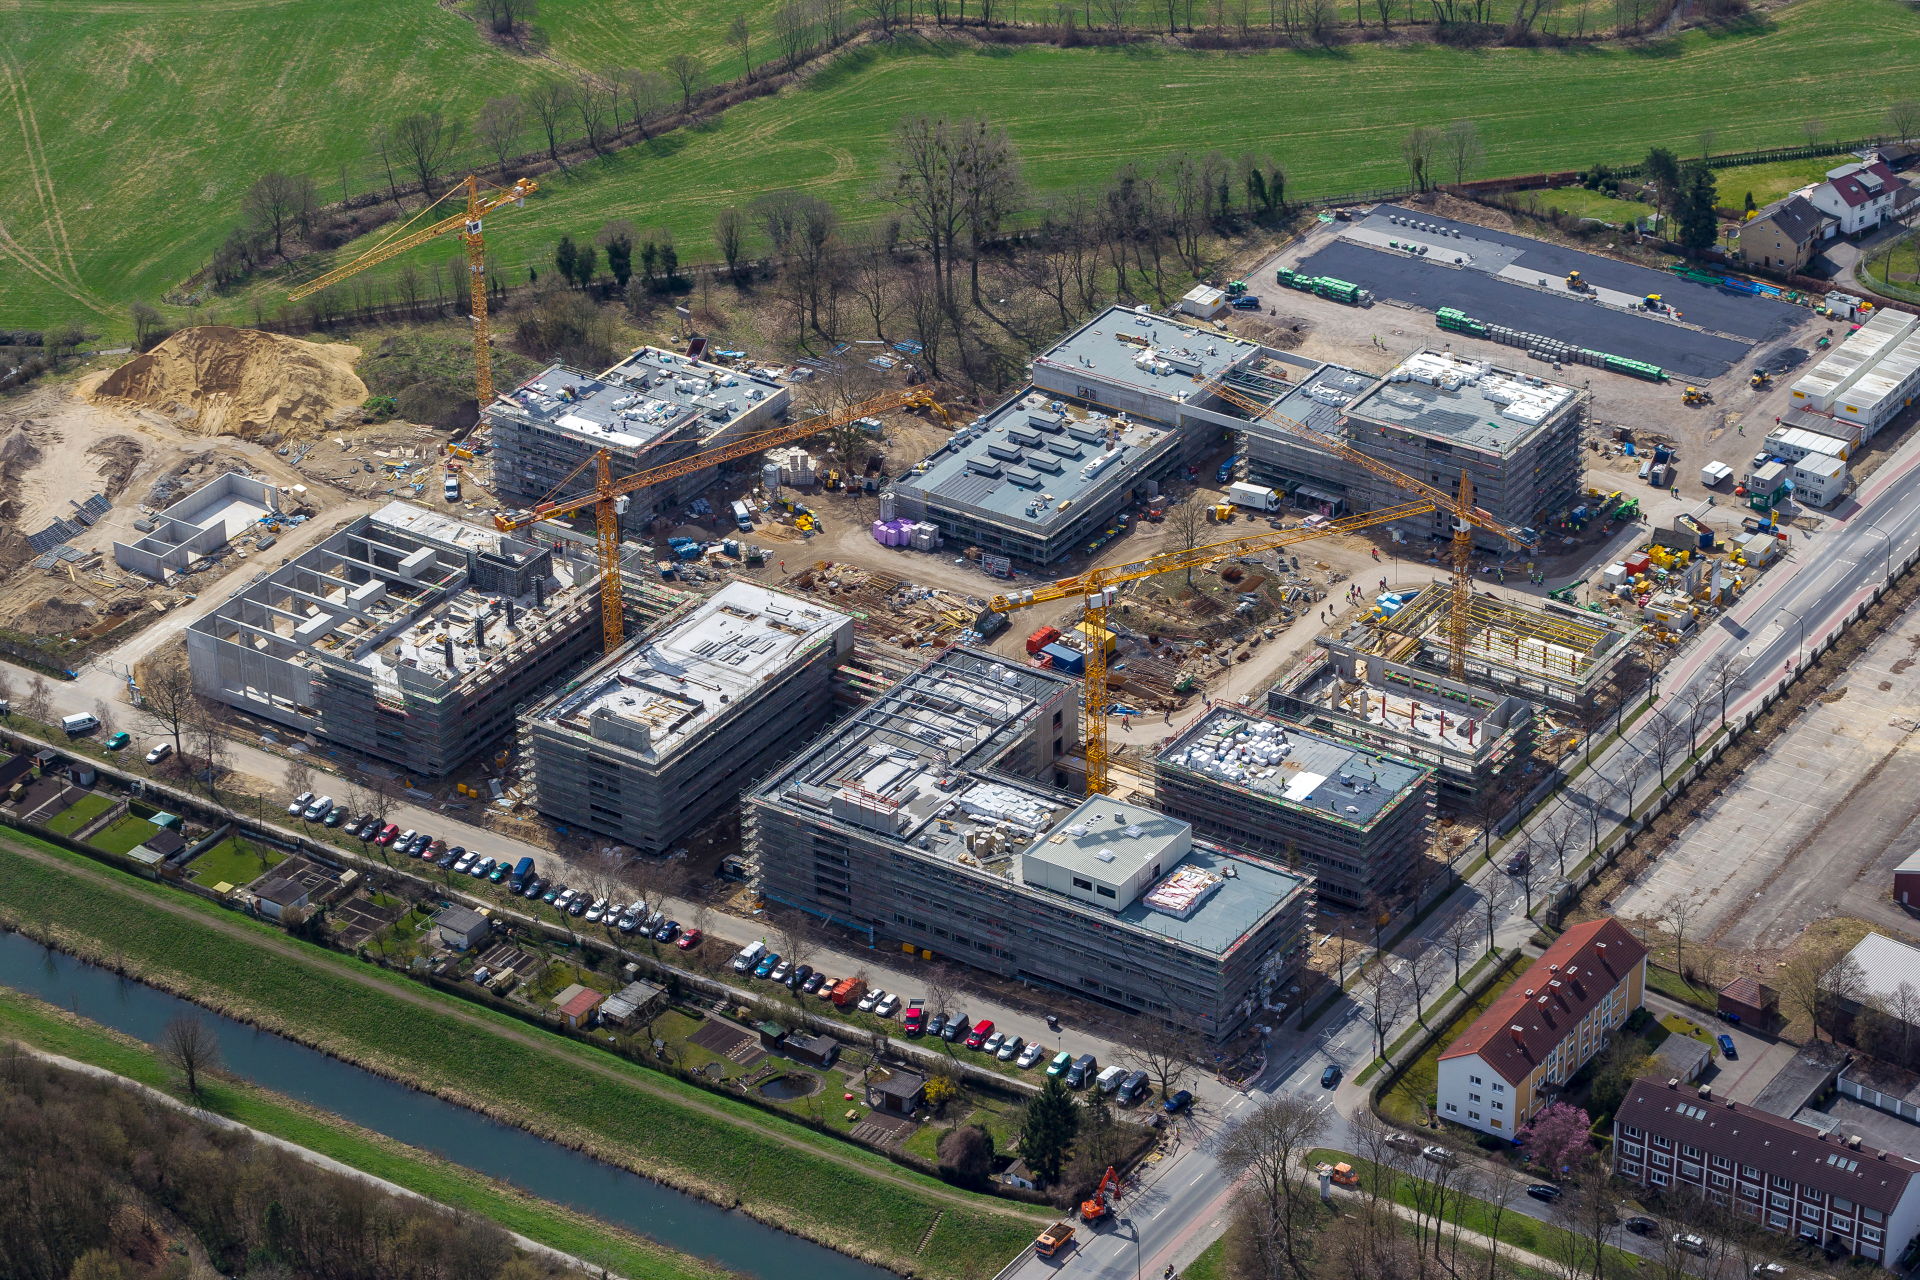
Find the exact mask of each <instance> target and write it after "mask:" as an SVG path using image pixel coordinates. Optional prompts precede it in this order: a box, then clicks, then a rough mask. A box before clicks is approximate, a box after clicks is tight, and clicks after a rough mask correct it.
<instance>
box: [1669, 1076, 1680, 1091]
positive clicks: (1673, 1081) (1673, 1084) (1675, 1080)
mask: <svg viewBox="0 0 1920 1280" xmlns="http://www.w3.org/2000/svg"><path fill="white" fill-rule="evenodd" d="M1679 1087H1680V1077H1679V1076H1668V1077H1667V1088H1669V1089H1678V1088H1679Z"/></svg>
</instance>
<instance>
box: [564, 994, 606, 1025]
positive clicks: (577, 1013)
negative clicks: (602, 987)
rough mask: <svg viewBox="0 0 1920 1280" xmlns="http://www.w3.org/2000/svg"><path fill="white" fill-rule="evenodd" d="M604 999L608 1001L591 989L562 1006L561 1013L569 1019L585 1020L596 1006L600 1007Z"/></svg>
mask: <svg viewBox="0 0 1920 1280" xmlns="http://www.w3.org/2000/svg"><path fill="white" fill-rule="evenodd" d="M604 999H606V997H605V996H603V995H601V994H600V993H599V992H598V991H595V990H593V989H592V988H591V987H589V988H587V989H586V990H585V991H582V992H581V993H580V994H579V995H577V996H575V997H574V998H573V999H571V1000H569V1001H567V1002H566V1003H565V1004H563V1005H561V1006H560V1012H561V1013H563V1014H565V1015H566V1016H567V1017H569V1018H574V1019H579V1018H584V1017H586V1016H587V1015H588V1014H589V1013H592V1012H593V1009H594V1006H595V1005H598V1004H599V1003H600V1002H601V1001H602V1000H604Z"/></svg>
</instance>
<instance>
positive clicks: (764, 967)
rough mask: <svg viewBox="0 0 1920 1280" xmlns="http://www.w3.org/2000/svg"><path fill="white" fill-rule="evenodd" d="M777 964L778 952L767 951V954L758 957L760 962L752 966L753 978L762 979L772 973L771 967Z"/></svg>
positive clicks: (778, 959)
mask: <svg viewBox="0 0 1920 1280" xmlns="http://www.w3.org/2000/svg"><path fill="white" fill-rule="evenodd" d="M779 963H780V953H779V952H778V951H769V952H767V954H765V955H763V956H761V957H760V962H759V963H758V964H756V965H754V966H753V976H754V977H756V978H764V977H766V976H767V975H768V974H770V973H772V972H773V966H775V965H777V964H779Z"/></svg>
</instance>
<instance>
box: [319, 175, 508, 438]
mask: <svg viewBox="0 0 1920 1280" xmlns="http://www.w3.org/2000/svg"><path fill="white" fill-rule="evenodd" d="M539 189H540V185H539V184H538V183H536V182H535V181H534V180H533V179H531V178H521V179H519V180H517V181H516V182H515V183H514V184H513V185H512V186H511V187H508V188H506V189H505V190H496V192H495V193H494V194H491V195H482V194H481V191H480V179H479V178H478V177H476V176H475V175H473V174H471V173H470V174H468V175H467V176H466V177H465V178H464V179H463V180H462V181H460V182H459V183H457V184H456V185H455V186H454V187H453V189H452V190H450V191H448V192H447V194H446V195H443V196H441V197H440V199H439V200H435V201H434V202H433V204H430V205H428V206H427V207H426V208H425V209H422V210H421V211H420V212H419V213H417V214H415V215H414V216H413V218H412V219H410V220H409V224H410V223H411V222H415V221H418V220H419V219H420V218H421V217H422V216H424V215H425V214H426V213H427V212H428V211H429V210H431V209H433V208H434V206H435V205H438V204H439V203H440V201H441V200H445V199H447V198H448V197H450V196H452V195H453V194H454V193H455V192H460V191H464V192H465V193H466V196H467V207H466V208H465V209H463V210H461V211H460V212H459V213H455V214H451V215H449V216H448V217H445V218H441V219H440V220H439V221H438V222H434V223H430V224H428V225H427V226H425V227H422V228H420V229H419V230H418V231H413V232H407V228H406V226H404V225H403V226H402V227H401V228H400V229H399V230H398V231H395V232H394V233H393V234H392V235H391V236H388V237H387V238H386V239H385V240H382V241H381V242H380V243H379V244H376V245H375V246H373V248H371V249H369V250H367V251H366V252H365V253H363V254H361V255H360V256H359V257H357V258H355V259H354V260H353V261H352V262H349V263H347V265H345V266H344V267H335V268H334V269H333V270H332V271H329V272H327V273H326V274H325V275H322V276H316V277H315V278H314V279H312V280H309V281H307V282H306V283H305V284H303V285H301V286H300V287H299V288H298V289H295V290H294V291H293V292H292V293H289V294H288V295H287V300H288V301H289V302H298V301H299V300H300V299H301V298H304V297H306V296H307V295H309V294H313V293H318V292H319V291H320V290H322V289H324V288H326V287H327V286H328V285H332V284H338V283H339V282H340V281H342V280H345V279H346V278H347V277H349V276H353V275H358V274H359V273H360V272H362V271H365V270H366V269H367V268H368V267H371V266H376V265H378V264H379V263H382V262H385V261H386V260H387V259H389V258H393V257H397V256H399V255H400V254H403V253H405V252H406V251H407V250H409V249H411V248H413V247H414V246H415V245H421V244H425V243H426V242H427V241H429V240H432V239H435V238H436V237H439V236H443V235H445V234H446V233H448V232H449V231H454V232H458V233H459V235H460V240H461V243H462V244H464V245H466V248H467V281H468V292H469V293H470V294H471V296H472V298H473V306H472V315H471V319H472V320H473V394H474V398H475V400H476V401H477V402H478V404H479V406H480V408H481V409H482V410H485V409H486V407H487V406H488V405H490V404H492V403H493V347H492V344H491V341H490V332H489V330H488V328H487V257H486V251H485V247H484V245H483V243H482V241H481V238H480V229H481V226H482V224H483V223H484V222H485V219H486V216H487V215H488V214H489V213H492V212H493V211H494V210H495V209H498V208H500V207H501V206H502V205H506V204H514V205H525V204H526V202H527V197H528V196H530V195H532V194H533V193H534V192H535V191H538V190H539ZM403 233H404V234H403Z"/></svg>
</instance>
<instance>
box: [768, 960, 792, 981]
mask: <svg viewBox="0 0 1920 1280" xmlns="http://www.w3.org/2000/svg"><path fill="white" fill-rule="evenodd" d="M792 972H793V966H792V965H791V964H789V963H787V962H786V961H785V960H779V961H775V962H774V966H773V968H772V969H771V970H769V971H768V972H767V980H768V981H769V982H785V981H786V980H787V975H788V974H790V973H792Z"/></svg>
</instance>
